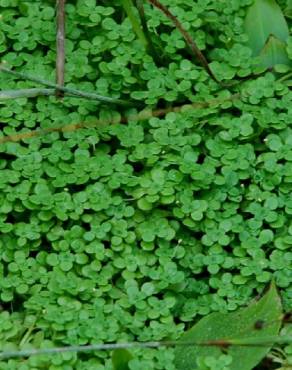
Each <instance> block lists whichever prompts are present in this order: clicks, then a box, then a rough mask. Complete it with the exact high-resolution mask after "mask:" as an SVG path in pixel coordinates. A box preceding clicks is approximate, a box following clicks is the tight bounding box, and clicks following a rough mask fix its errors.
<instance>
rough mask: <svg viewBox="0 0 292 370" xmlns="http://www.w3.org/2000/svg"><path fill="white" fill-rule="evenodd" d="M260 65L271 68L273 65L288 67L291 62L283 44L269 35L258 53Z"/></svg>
mask: <svg viewBox="0 0 292 370" xmlns="http://www.w3.org/2000/svg"><path fill="white" fill-rule="evenodd" d="M260 60H261V61H260V65H261V66H262V67H267V68H270V67H273V66H274V65H275V64H286V65H290V64H291V61H290V59H289V58H288V55H287V52H286V45H285V43H284V42H282V41H280V40H278V39H277V38H276V37H275V36H273V35H271V36H270V37H269V38H268V41H267V42H266V44H265V46H264V47H263V49H262V51H261V53H260Z"/></svg>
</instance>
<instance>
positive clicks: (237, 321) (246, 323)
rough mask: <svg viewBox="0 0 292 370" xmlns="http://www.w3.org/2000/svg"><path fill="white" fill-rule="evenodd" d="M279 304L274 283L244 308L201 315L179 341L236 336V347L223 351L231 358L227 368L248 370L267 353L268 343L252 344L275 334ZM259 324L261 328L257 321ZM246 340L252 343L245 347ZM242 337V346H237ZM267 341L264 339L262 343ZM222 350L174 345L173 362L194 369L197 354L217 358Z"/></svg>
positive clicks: (269, 345) (181, 369)
mask: <svg viewBox="0 0 292 370" xmlns="http://www.w3.org/2000/svg"><path fill="white" fill-rule="evenodd" d="M281 317H282V305H281V300H280V297H279V296H278V293H277V290H276V287H275V285H274V283H272V284H271V287H270V289H269V291H268V292H267V293H266V294H265V295H264V296H263V297H262V298H261V299H260V300H259V301H254V302H253V303H252V304H251V305H250V306H248V307H247V308H244V309H241V310H238V311H236V312H232V313H227V314H222V313H213V314H211V315H208V316H206V317H204V318H203V319H202V320H200V321H199V322H198V323H197V324H196V325H194V326H193V327H192V328H191V329H190V330H188V331H187V332H186V333H185V334H184V335H183V336H182V337H181V339H180V340H181V341H196V342H200V341H201V342H208V341H214V340H226V341H227V340H228V341H231V340H232V339H234V340H235V339H236V344H237V345H236V346H235V345H234V346H229V347H228V348H226V353H227V354H229V355H231V356H232V358H233V361H232V364H231V365H229V366H230V370H238V369H239V367H238V364H239V363H240V370H251V369H253V368H254V366H256V365H257V364H258V363H259V362H260V361H261V360H262V358H264V357H265V355H266V354H267V353H268V352H269V350H270V348H271V344H270V343H267V345H263V346H259V347H257V346H254V345H252V344H253V343H254V341H255V340H258V341H259V342H260V340H261V339H262V340H263V341H265V340H266V339H267V338H271V337H273V336H277V335H278V333H279V330H280V326H281ZM258 323H262V324H263V326H262V327H261V328H259V327H258V328H257V324H258ZM248 339H250V341H251V346H247V345H246V342H248ZM240 340H242V344H245V345H243V346H240V345H238V344H240ZM265 343H266V342H265ZM220 355H222V351H221V349H220V348H219V347H218V346H188V347H179V346H178V347H176V349H175V365H176V367H177V369H178V370H195V369H197V368H198V367H197V364H196V360H197V359H198V358H199V357H205V356H213V357H215V358H219V357H220Z"/></svg>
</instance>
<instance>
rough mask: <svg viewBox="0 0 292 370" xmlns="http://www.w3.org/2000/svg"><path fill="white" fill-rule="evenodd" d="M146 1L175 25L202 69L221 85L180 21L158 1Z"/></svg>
mask: <svg viewBox="0 0 292 370" xmlns="http://www.w3.org/2000/svg"><path fill="white" fill-rule="evenodd" d="M147 1H149V3H151V4H152V5H153V6H155V7H156V8H158V9H159V10H161V11H162V13H164V14H165V15H166V16H167V18H169V19H170V20H171V21H172V23H173V24H174V25H175V27H176V28H177V29H178V30H179V32H180V33H181V34H182V36H183V38H184V39H185V41H186V43H187V44H188V45H189V47H190V49H191V51H192V53H193V54H194V55H195V56H196V57H197V58H198V59H199V61H200V63H201V64H202V66H203V67H204V69H205V70H206V72H207V73H208V74H209V76H210V77H211V78H212V79H213V80H214V81H216V82H217V83H218V84H221V82H220V81H218V79H217V78H216V76H215V75H214V73H213V72H212V71H211V69H210V67H209V64H208V61H207V59H206V58H205V57H204V55H203V53H202V52H201V50H200V49H199V48H198V46H197V45H196V43H195V41H194V40H193V39H192V37H191V35H190V34H189V33H188V32H187V31H186V30H185V29H184V27H183V26H182V24H181V23H180V21H179V20H178V19H177V18H176V17H175V16H174V15H173V14H172V13H171V12H170V11H169V10H168V9H167V7H166V6H164V5H163V4H161V2H160V1H158V0H147Z"/></svg>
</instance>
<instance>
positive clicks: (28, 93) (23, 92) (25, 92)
mask: <svg viewBox="0 0 292 370" xmlns="http://www.w3.org/2000/svg"><path fill="white" fill-rule="evenodd" d="M51 95H55V89H39V88H37V89H19V90H2V91H0V102H1V101H2V100H12V99H20V98H35V97H37V96H51Z"/></svg>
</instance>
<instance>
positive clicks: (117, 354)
mask: <svg viewBox="0 0 292 370" xmlns="http://www.w3.org/2000/svg"><path fill="white" fill-rule="evenodd" d="M132 358H133V356H132V355H131V353H130V352H129V351H127V350H126V349H124V348H118V349H115V350H114V351H113V354H112V363H113V369H114V370H129V365H128V364H129V361H130V360H132Z"/></svg>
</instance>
